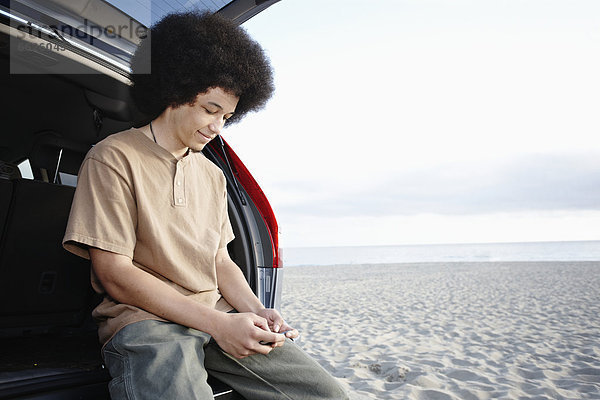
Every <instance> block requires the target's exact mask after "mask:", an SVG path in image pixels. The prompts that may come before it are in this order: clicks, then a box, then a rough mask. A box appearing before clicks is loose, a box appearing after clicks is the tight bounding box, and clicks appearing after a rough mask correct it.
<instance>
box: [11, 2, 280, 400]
mask: <svg viewBox="0 0 600 400" xmlns="http://www.w3.org/2000/svg"><path fill="white" fill-rule="evenodd" d="M275 2H276V1H243V0H236V1H231V2H227V1H218V2H206V3H211V4H212V7H213V8H214V7H216V6H215V5H217V6H218V7H220V8H218V9H217V10H215V9H211V11H215V12H219V13H221V14H223V15H225V16H227V17H229V18H231V19H233V20H235V21H236V22H238V23H242V22H244V21H245V20H247V19H248V18H250V17H252V16H253V15H255V14H256V13H258V12H260V11H261V10H263V9H265V8H267V7H269V6H270V5H271V4H273V3H275ZM163 3H164V2H163ZM199 3H202V2H199ZM221 3H222V4H221ZM195 8H201V7H198V6H197V5H196V7H195ZM164 11H165V10H162V12H164ZM166 11H168V10H166ZM125 25H129V27H128V28H126V29H129V32H133V31H136V32H138V33H139V32H142V33H143V32H144V29H145V26H144V25H142V24H141V23H140V22H138V21H137V20H135V19H134V18H131V17H130V16H129V15H127V14H125V13H123V12H121V11H120V10H119V9H117V8H116V7H114V6H113V5H111V4H109V3H108V2H105V1H102V0H81V1H70V0H52V1H42V0H14V1H5V0H3V1H2V3H1V6H0V30H1V32H0V66H1V68H2V93H3V96H2V107H1V113H2V114H1V115H2V122H3V128H2V130H1V133H0V398H18V399H107V398H108V391H107V382H108V380H109V379H110V377H109V375H108V373H107V371H106V369H104V368H103V366H102V360H101V358H100V352H99V343H98V338H97V334H96V326H95V324H94V323H93V321H92V320H91V317H90V311H91V310H92V309H93V307H94V306H95V305H96V304H97V302H98V301H99V299H98V297H97V295H96V294H95V293H93V291H92V290H91V286H90V283H89V272H90V266H89V262H88V261H86V260H84V259H81V258H78V257H76V256H74V255H71V254H69V253H68V252H66V251H65V250H64V249H63V248H62V247H61V240H62V236H63V234H64V229H65V226H66V222H67V218H68V214H69V210H70V204H71V201H72V197H73V193H74V190H75V186H76V176H77V172H78V170H79V166H80V164H81V162H82V160H83V157H84V155H85V154H86V153H87V151H88V150H89V149H90V148H91V147H92V146H93V145H94V144H95V143H97V142H98V141H100V140H102V139H103V138H105V137H106V136H108V135H109V134H111V133H115V132H118V131H121V130H124V129H128V128H129V127H131V126H137V125H138V124H141V123H143V122H144V121H145V120H147V116H145V115H143V114H141V113H140V112H139V111H137V110H136V109H135V107H134V106H133V105H132V101H131V98H130V93H129V88H130V81H129V72H130V70H129V60H130V58H131V55H132V53H133V51H134V50H135V46H136V40H135V39H136V37H132V36H131V35H129V36H127V35H124V34H122V35H117V34H116V33H117V32H115V27H124V26H125ZM136 34H137V33H136ZM138 39H139V37H138ZM204 153H205V155H206V156H207V157H208V158H209V159H210V160H211V161H213V162H214V163H215V164H216V165H218V166H219V167H220V168H221V169H222V170H223V171H224V174H225V176H226V178H227V181H228V203H229V212H230V220H231V222H232V225H233V228H234V233H235V235H236V239H235V240H234V241H233V242H232V243H231V244H230V246H229V251H230V254H231V256H232V258H233V259H234V261H236V263H237V264H238V265H239V266H240V268H241V269H242V270H243V272H244V274H245V276H246V278H247V280H248V282H249V283H250V286H251V287H252V289H253V290H254V291H255V293H256V294H257V295H258V297H259V298H260V299H261V301H262V302H263V303H264V304H265V305H266V306H268V307H275V308H278V307H279V299H280V296H281V292H280V287H281V284H280V282H281V278H282V276H281V270H280V268H279V267H281V266H282V264H281V260H280V258H279V248H278V246H279V245H278V227H277V221H276V219H275V217H274V214H273V211H272V209H271V206H270V205H269V202H268V201H267V199H266V197H265V195H264V194H263V192H262V191H261V189H260V188H259V186H258V184H257V183H256V181H255V180H254V178H253V177H252V176H251V174H250V173H249V171H248V170H247V169H246V167H245V166H244V165H243V163H242V162H241V161H240V159H239V158H238V157H237V156H236V154H235V153H234V152H233V151H232V149H231V148H230V147H229V146H228V145H227V143H225V142H224V141H223V140H222V139H221V138H217V139H215V140H213V141H212V142H211V143H210V145H209V146H207V147H206V148H205V149H204ZM212 384H213V388H214V391H215V398H228V397H231V396H234V395H235V394H232V393H231V391H230V390H228V389H227V388H225V387H223V386H222V385H220V384H219V383H218V382H214V381H213V382H212Z"/></svg>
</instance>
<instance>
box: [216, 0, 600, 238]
mask: <svg viewBox="0 0 600 400" xmlns="http://www.w3.org/2000/svg"><path fill="white" fill-rule="evenodd" d="M244 26H245V27H246V29H247V30H248V31H249V32H250V34H251V35H252V36H253V37H254V38H255V39H257V40H258V41H259V42H260V43H261V44H262V45H263V47H264V48H265V49H266V51H267V53H268V55H269V57H270V58H271V60H272V63H273V66H274V68H275V74H276V86H277V89H276V94H275V96H274V98H273V99H272V100H271V102H270V103H269V104H268V106H267V108H266V109H265V110H263V111H261V112H260V113H257V114H253V115H250V116H248V117H247V118H246V119H245V120H243V121H242V122H241V123H240V124H238V125H235V126H232V127H230V128H228V129H227V130H226V131H225V132H224V134H223V136H224V138H225V139H226V140H227V141H228V142H229V143H230V144H231V145H232V147H233V148H234V149H235V151H236V152H237V153H238V154H239V155H240V157H241V158H242V160H244V162H245V163H246V165H247V166H248V168H249V169H250V171H251V172H252V173H253V175H254V176H255V178H256V179H257V181H258V182H259V184H260V185H261V187H262V188H263V190H264V191H265V193H266V194H267V197H268V198H269V200H270V201H271V204H272V206H273V208H274V210H275V214H276V216H277V217H278V221H279V224H280V230H281V241H282V244H283V246H284V247H298V246H330V245H388V244H389V245H392V244H415V243H458V242H496V241H499V242H506V241H544V240H600V74H599V73H598V71H600V1H597V0H590V1H580V0H564V1H552V0H540V1H535V0H524V1H523V0H520V1H517V0H505V1H499V0H473V1H461V0H447V1H441V0H438V1H427V0H405V1H403V0H389V1H386V0H376V1H368V2H366V1H355V0H282V1H281V2H279V3H277V4H275V5H274V6H272V7H271V8H269V9H268V10H266V11H264V12H263V13H261V14H259V15H258V16H256V17H255V18H253V19H252V20H250V21H249V22H248V23H246V24H245V25H244Z"/></svg>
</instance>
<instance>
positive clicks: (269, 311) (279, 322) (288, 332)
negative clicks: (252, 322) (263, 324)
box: [257, 308, 299, 347]
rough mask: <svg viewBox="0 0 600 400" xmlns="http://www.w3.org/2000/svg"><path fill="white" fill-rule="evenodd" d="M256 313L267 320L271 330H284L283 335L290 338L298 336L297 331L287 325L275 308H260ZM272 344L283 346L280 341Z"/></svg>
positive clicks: (278, 331) (277, 331)
mask: <svg viewBox="0 0 600 400" xmlns="http://www.w3.org/2000/svg"><path fill="white" fill-rule="evenodd" d="M257 314H258V315H259V316H261V317H263V318H265V319H266V320H267V323H268V324H269V329H270V330H271V332H276V333H280V332H285V337H287V338H290V339H295V338H297V337H298V336H299V333H298V331H297V330H296V329H294V328H292V327H291V326H289V325H288V324H287V323H286V322H285V320H284V319H283V318H282V317H281V315H280V314H279V312H278V311H277V310H275V309H273V308H265V309H263V310H260V311H259V312H258V313H257ZM274 345H275V346H274V347H276V346H283V342H281V344H279V343H274Z"/></svg>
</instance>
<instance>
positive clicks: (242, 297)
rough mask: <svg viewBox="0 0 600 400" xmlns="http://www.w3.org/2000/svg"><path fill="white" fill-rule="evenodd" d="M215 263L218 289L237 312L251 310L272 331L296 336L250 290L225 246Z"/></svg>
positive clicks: (281, 343)
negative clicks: (265, 321)
mask: <svg viewBox="0 0 600 400" xmlns="http://www.w3.org/2000/svg"><path fill="white" fill-rule="evenodd" d="M215 263H216V267H217V284H218V286H219V291H220V292H221V294H222V295H223V297H224V298H225V300H227V302H228V303H229V304H230V305H231V306H232V307H233V308H235V309H236V310H237V311H239V312H251V313H254V314H257V315H259V316H261V317H264V318H266V319H267V321H268V324H269V329H270V330H271V331H273V332H288V333H286V336H287V337H289V338H295V337H298V331H297V330H295V329H293V328H292V327H291V326H289V325H288V324H286V322H285V321H284V319H283V318H282V317H281V315H280V314H279V312H277V310H274V309H271V308H265V307H264V306H263V304H262V303H261V302H260V300H259V299H258V298H257V297H256V295H255V294H254V292H252V289H251V288H250V286H249V285H248V282H247V281H246V278H245V277H244V274H243V273H242V271H241V270H240V268H239V267H238V266H237V264H236V263H234V262H233V260H232V259H231V257H230V256H229V251H227V248H226V247H225V248H222V249H219V250H218V252H217V257H216V259H215ZM282 345H283V340H278V341H276V342H275V343H274V346H282Z"/></svg>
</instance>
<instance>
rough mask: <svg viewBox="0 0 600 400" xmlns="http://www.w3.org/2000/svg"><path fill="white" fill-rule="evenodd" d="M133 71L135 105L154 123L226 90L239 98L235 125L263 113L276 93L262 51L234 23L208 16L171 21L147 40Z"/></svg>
mask: <svg viewBox="0 0 600 400" xmlns="http://www.w3.org/2000/svg"><path fill="white" fill-rule="evenodd" d="M148 66H150V69H151V70H150V73H144V72H145V71H147V70H148ZM131 67H132V77H131V80H132V82H133V89H132V95H133V99H134V101H135V103H136V106H137V107H138V108H139V110H140V111H142V112H143V113H145V114H147V115H149V116H151V117H152V118H155V117H156V116H158V115H159V114H161V113H162V112H163V111H164V110H165V109H166V108H168V107H169V106H172V107H177V106H181V105H184V104H193V103H194V102H195V100H196V97H197V96H198V94H200V93H205V92H206V91H207V90H208V89H210V88H212V87H220V88H222V89H223V90H225V91H227V92H229V93H232V94H234V95H236V96H238V97H239V102H238V104H237V107H236V112H235V114H234V115H233V116H232V117H231V118H230V119H229V120H228V121H227V123H228V124H229V123H231V122H236V121H239V120H240V119H241V118H242V117H243V116H244V115H245V114H247V113H248V112H250V111H257V110H259V109H261V108H263V107H264V106H265V104H266V103H267V101H268V100H269V98H270V97H271V95H272V94H273V90H274V85H273V71H272V68H271V64H270V62H269V59H268V58H267V56H266V55H265V54H264V51H263V49H262V48H261V46H260V45H259V44H258V43H256V42H255V41H254V40H253V39H252V38H251V37H250V36H249V35H248V33H246V31H245V30H244V29H243V28H241V27H239V26H238V25H236V24H235V23H234V22H232V21H230V20H228V19H226V18H224V17H221V16H219V15H216V14H211V13H206V12H205V13H199V12H186V13H175V14H169V15H167V16H165V17H164V18H163V19H162V20H160V21H159V22H158V23H156V24H155V25H154V26H152V28H151V29H150V35H148V37H147V38H146V39H143V40H142V42H141V43H140V46H139V47H138V49H137V51H136V52H135V54H134V56H133V59H132V63H131Z"/></svg>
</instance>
